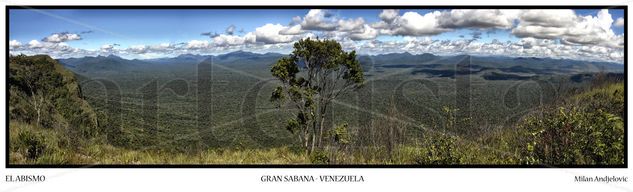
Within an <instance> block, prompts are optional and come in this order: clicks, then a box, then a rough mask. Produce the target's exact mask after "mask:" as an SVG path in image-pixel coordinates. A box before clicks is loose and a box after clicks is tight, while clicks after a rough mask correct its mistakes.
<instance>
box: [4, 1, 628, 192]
mask: <svg viewBox="0 0 633 192" xmlns="http://www.w3.org/2000/svg"><path fill="white" fill-rule="evenodd" d="M0 3H1V4H2V11H1V12H2V13H1V15H2V22H3V23H2V26H3V29H2V30H1V31H2V43H3V44H2V45H3V46H0V47H1V48H0V50H1V51H2V54H0V55H1V56H0V60H2V61H6V60H5V59H6V58H5V54H4V53H5V50H6V48H7V47H5V46H4V45H6V42H5V39H4V36H5V34H4V33H5V29H4V26H5V23H4V22H5V18H4V16H5V5H152V4H154V5H175V4H178V5H630V4H631V1H611V0H609V1H608V0H582V1H578V0H564V1H556V2H554V1H548V0H529V1H528V0H523V1H502V0H477V1H466V0H465V1H446V0H444V1H442V0H424V1H423V0H362V1H360V0H353V1H352V0H348V1H341V0H319V1H303V2H301V1H298V0H267V1H265V4H264V1H262V0H241V1H239V2H238V1H235V0H222V1H213V3H212V4H210V1H203V0H178V1H167V0H109V1H85V0H84V1H82V0H63V1H62V0H57V1H46V2H43V1H42V0H20V1H16V0H7V1H3V2H0ZM473 3H477V4H473ZM626 18H627V19H630V17H629V16H628V15H627V16H626ZM627 36H629V37H630V33H629V32H628V31H627ZM627 41H628V44H629V45H631V41H630V40H627ZM629 53H630V51H629V52H627V53H626V54H629ZM5 65H6V63H5ZM628 70H629V71H628V74H629V75H630V74H632V73H631V69H630V68H629V69H628ZM5 73H6V72H5V66H2V67H0V82H1V83H0V90H2V93H0V95H1V97H0V98H1V99H0V109H2V110H0V111H2V112H0V117H1V120H0V124H1V125H2V127H4V128H5V129H6V127H5V125H6V121H7V119H6V114H4V113H5V110H4V109H5V107H6V102H5V98H4V96H5V95H6V94H5V91H6V81H5V79H6V77H5ZM627 89H628V91H629V92H628V94H629V97H628V98H627V99H628V101H629V102H628V104H629V106H628V109H629V113H628V118H627V119H628V120H629V121H630V120H631V119H633V118H631V112H630V109H631V95H632V94H631V90H633V89H631V82H629V83H628V87H627ZM630 124H631V122H629V125H630ZM5 129H3V131H0V138H1V140H2V141H1V142H0V166H1V167H2V168H0V179H1V180H0V190H2V191H6V190H10V191H107V192H112V191H245V190H250V191H367V190H369V191H394V190H398V191H401V190H402V191H404V190H406V191H440V190H441V191H632V190H633V185H632V184H633V169H631V168H628V169H593V168H591V169H505V168H503V169H498V168H496V169H472V168H468V169H457V168H451V169H376V168H372V169H287V168H284V169H262V168H258V169H245V168H238V169H226V168H222V169H206V168H200V169H171V168H170V169H145V168H135V169H6V168H4V166H5V154H6V152H5V141H4V140H5V131H4V130H5ZM627 129H628V127H627ZM631 132H632V131H628V138H633V137H631ZM630 143H631V141H630V140H629V144H630ZM631 150H632V147H630V145H629V147H628V154H629V155H630V154H633V153H631ZM631 159H633V158H631V157H630V156H629V158H628V160H629V162H628V165H629V167H632V166H633V163H632V162H631ZM10 174H43V175H46V177H47V178H46V182H43V183H26V184H25V183H7V182H5V181H4V176H5V175H10ZM321 174H345V175H349V174H352V175H363V176H364V179H365V182H364V183H325V184H324V183H262V182H260V177H261V176H262V175H315V176H318V175H321ZM576 175H609V176H627V177H629V180H630V182H628V183H617V184H612V183H610V184H605V183H577V182H574V176H576Z"/></svg>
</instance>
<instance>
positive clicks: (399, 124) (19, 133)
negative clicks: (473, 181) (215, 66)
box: [9, 56, 625, 166]
mask: <svg viewBox="0 0 633 192" xmlns="http://www.w3.org/2000/svg"><path fill="white" fill-rule="evenodd" d="M29 71H35V72H38V74H28V73H27V72H29ZM223 73H224V72H223ZM233 76H235V75H233ZM39 77H41V78H39ZM76 78H77V77H76V75H73V74H72V73H71V72H69V71H67V70H65V69H64V68H63V67H61V65H59V64H58V63H57V62H55V61H54V60H52V59H50V58H49V57H46V56H35V57H26V56H17V57H11V58H10V79H9V83H10V85H11V87H10V93H11V97H10V108H9V110H10V125H9V136H10V138H9V141H10V145H9V147H10V154H9V157H10V163H11V164H311V163H315V164H420V165H433V164H441V165H447V164H448V165H452V164H487V165H502V164H510V165H517V164H540V165H548V166H556V165H604V164H608V165H622V164H624V145H625V143H624V129H625V127H624V121H623V119H624V100H625V98H624V84H623V83H622V81H623V79H621V78H618V77H617V76H616V78H614V77H609V76H607V75H604V74H597V75H593V76H592V79H591V80H590V81H587V82H586V83H584V84H573V83H571V82H564V81H560V82H564V83H560V86H558V87H559V90H558V94H556V95H552V96H547V97H548V99H549V100H548V102H546V103H545V104H544V105H541V106H538V107H533V108H521V106H523V104H520V103H521V102H525V100H518V101H514V102H516V103H517V104H516V105H515V106H518V108H514V109H515V110H517V109H521V110H524V111H525V112H521V113H517V114H518V115H516V116H517V117H515V118H513V120H509V121H508V122H505V123H504V122H502V123H495V124H494V126H502V127H503V128H498V129H490V128H482V127H485V125H483V124H481V122H484V120H483V119H486V118H488V119H495V116H496V118H497V119H499V117H500V113H501V112H500V110H490V108H487V109H486V110H490V111H492V112H490V114H489V113H481V114H480V115H479V117H477V115H474V114H479V113H464V110H468V109H464V108H458V107H457V106H461V105H460V104H455V103H454V104H452V105H451V104H450V102H441V101H439V100H440V98H443V99H446V100H449V101H450V100H452V101H453V102H455V101H457V98H460V96H459V95H457V96H452V97H448V98H445V97H443V96H442V97H437V99H436V100H432V101H426V100H424V102H422V103H423V104H428V105H429V106H432V107H430V108H434V109H438V110H437V112H435V113H433V114H431V113H426V112H422V113H421V111H420V110H418V111H403V110H399V109H407V110H414V109H416V107H415V106H408V107H403V108H401V107H398V106H399V105H402V103H398V102H402V100H403V99H401V98H388V99H386V100H385V99H383V98H370V99H376V100H381V102H380V103H381V104H382V105H381V106H380V107H379V109H378V110H380V111H384V115H382V116H372V117H368V118H365V117H363V116H361V117H360V119H357V121H367V123H369V124H371V126H364V125H363V124H358V123H355V122H353V121H345V119H343V120H341V119H338V120H335V121H334V122H331V124H333V125H335V127H333V129H332V130H330V131H327V132H326V133H324V136H323V137H324V139H325V141H326V142H325V143H324V145H323V147H322V148H320V149H317V150H315V151H314V152H313V153H310V154H309V155H308V154H307V153H305V148H304V147H302V144H301V143H300V142H293V141H292V140H290V139H287V138H290V137H291V135H289V134H288V133H286V132H284V131H285V130H283V129H282V128H280V127H283V126H284V125H283V124H284V122H281V123H271V124H266V125H267V126H276V129H277V130H281V132H278V133H279V135H282V136H280V137H279V138H277V139H275V140H274V142H271V143H277V144H275V145H271V146H258V145H252V144H249V143H248V138H243V137H235V138H234V139H233V140H231V141H229V142H227V143H238V144H230V145H229V144H227V145H219V146H215V145H210V146H208V147H204V148H201V147H200V146H203V145H201V144H200V143H201V142H204V141H201V138H198V136H199V134H196V135H194V136H190V137H186V138H184V139H182V140H171V137H173V136H171V137H169V136H170V135H177V134H178V132H173V131H183V132H184V131H188V130H187V129H185V128H186V127H187V126H189V125H190V124H191V121H185V120H183V119H187V118H188V117H186V115H185V114H180V115H182V117H181V118H180V119H173V118H165V119H163V120H161V121H170V120H174V121H177V123H180V122H184V123H182V124H178V126H175V125H174V126H175V127H172V128H171V129H166V128H163V129H158V130H152V129H148V128H147V127H146V126H141V125H138V124H137V123H139V122H138V119H139V117H141V116H140V115H139V114H142V111H134V112H132V113H131V114H136V115H138V116H135V115H125V116H124V117H123V118H124V119H123V120H122V121H121V122H117V121H116V119H115V118H112V117H113V116H115V115H113V114H121V113H122V112H121V111H112V110H110V108H106V107H104V106H107V105H112V104H111V103H99V102H95V101H101V100H99V99H96V100H92V101H90V99H89V98H87V97H86V96H85V95H86V94H91V93H90V92H89V93H86V90H85V88H86V87H85V86H80V84H79V83H78V80H77V79H76ZM79 78H83V77H81V76H79ZM437 81H443V80H437ZM242 82H244V83H248V82H249V81H242ZM512 83H515V82H512ZM447 84H450V83H447ZM442 85H443V84H439V86H442ZM565 86H569V87H570V88H565V89H563V88H561V87H565ZM235 87H240V86H235ZM124 90H125V89H124ZM406 90H409V89H405V90H404V91H406ZM411 90H414V89H411ZM415 90H420V89H415ZM479 91H481V92H484V93H485V92H486V91H485V90H479ZM263 92H265V93H270V92H269V91H263ZM488 92H493V91H491V90H488ZM123 94H127V93H125V92H124V93H123ZM234 94H243V93H240V92H234ZM408 94H409V93H403V95H408ZM473 94H478V92H477V91H473ZM95 95H97V94H94V93H92V96H95ZM521 95H527V94H521ZM265 96H268V97H269V96H270V95H269V94H266V95H265ZM225 97H229V96H225ZM172 98H176V100H177V99H178V98H177V97H172ZM180 99H181V100H182V98H180ZM416 99H419V97H416ZM475 99H480V98H479V97H477V98H475ZM488 99H489V100H490V99H492V97H490V98H488ZM86 100H88V101H86ZM89 101H90V102H89ZM225 101H226V102H233V101H231V100H225ZM385 101H387V102H385ZM519 101H521V102H519ZM238 102H239V101H238ZM88 103H90V104H88ZM482 103H483V102H477V101H473V103H472V104H473V105H476V106H479V105H482V106H485V104H482ZM100 105H101V106H100ZM166 105H167V107H166V108H170V109H172V108H173V109H181V108H186V106H184V107H183V106H178V104H175V103H174V104H172V103H167V104H166ZM159 107H163V106H159ZM250 107H252V106H250ZM475 108H476V110H483V109H479V108H477V107H475ZM120 110H121V109H120ZM122 110H134V109H129V108H122ZM223 110H225V111H227V113H228V112H229V110H231V108H228V107H225V108H223ZM333 111H336V113H345V112H347V111H342V112H339V110H338V109H336V110H333ZM475 112H477V111H475ZM126 114H127V113H126ZM213 114H214V115H216V114H217V113H213ZM425 114H426V116H425ZM468 114H470V116H469V115H468ZM158 115H165V116H168V114H166V113H164V112H159V114H158ZM172 115H173V114H172ZM225 115H226V114H225ZM334 116H335V117H337V116H338V115H334ZM411 116H425V118H421V119H416V120H409V119H410V117H411ZM231 118H234V117H231V116H228V115H227V116H226V117H222V119H231ZM141 119H144V118H141ZM262 119H267V120H274V119H283V118H262ZM473 119H474V120H473ZM260 120H261V119H260ZM140 123H143V122H140ZM140 123H139V124H140ZM159 123H160V124H161V125H163V124H162V123H167V122H159ZM171 123H172V125H173V123H174V122H171ZM177 123H176V124H177ZM211 123H212V124H219V123H218V122H211ZM115 125H120V126H115ZM238 125H240V126H241V125H250V124H238ZM209 126H211V125H209ZM167 127H169V126H167ZM231 128H234V127H231ZM246 129H247V128H246ZM168 130H171V131H172V132H167V131H168ZM232 131H234V132H227V133H221V134H219V135H227V134H228V133H235V132H238V133H239V132H240V130H232ZM182 134H188V133H187V132H185V133H182ZM286 137H287V138H286ZM235 140H238V141H237V142H236V141H235ZM187 146H194V147H191V148H187Z"/></svg>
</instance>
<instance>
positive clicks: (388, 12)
mask: <svg viewBox="0 0 633 192" xmlns="http://www.w3.org/2000/svg"><path fill="white" fill-rule="evenodd" d="M398 12H399V11H398V10H397V9H385V10H382V12H380V15H378V17H380V19H381V20H383V21H384V22H386V23H391V22H393V20H394V19H396V18H397V17H398V14H399V13H398Z"/></svg>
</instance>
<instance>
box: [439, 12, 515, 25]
mask: <svg viewBox="0 0 633 192" xmlns="http://www.w3.org/2000/svg"><path fill="white" fill-rule="evenodd" d="M519 12H520V11H519V10H497V9H453V10H451V11H445V12H442V14H441V15H440V16H439V17H438V20H439V25H440V26H442V27H444V28H478V29H482V28H484V29H485V28H499V29H509V28H511V27H512V25H513V21H514V20H515V19H517V18H518V15H519Z"/></svg>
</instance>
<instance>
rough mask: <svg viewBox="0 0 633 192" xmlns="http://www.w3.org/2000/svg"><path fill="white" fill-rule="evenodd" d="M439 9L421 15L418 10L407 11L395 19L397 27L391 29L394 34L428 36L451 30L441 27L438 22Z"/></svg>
mask: <svg viewBox="0 0 633 192" xmlns="http://www.w3.org/2000/svg"><path fill="white" fill-rule="evenodd" d="M440 15H441V13H440V12H439V11H433V12H429V13H427V14H424V15H420V14H418V13H416V12H406V13H404V14H403V15H402V16H400V17H398V18H396V19H395V20H394V23H393V24H394V25H395V28H393V29H391V32H390V33H391V34H393V35H405V36H428V35H437V34H440V33H442V32H447V31H450V30H449V29H444V28H441V27H440V26H439V24H438V18H437V17H438V16H440Z"/></svg>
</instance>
